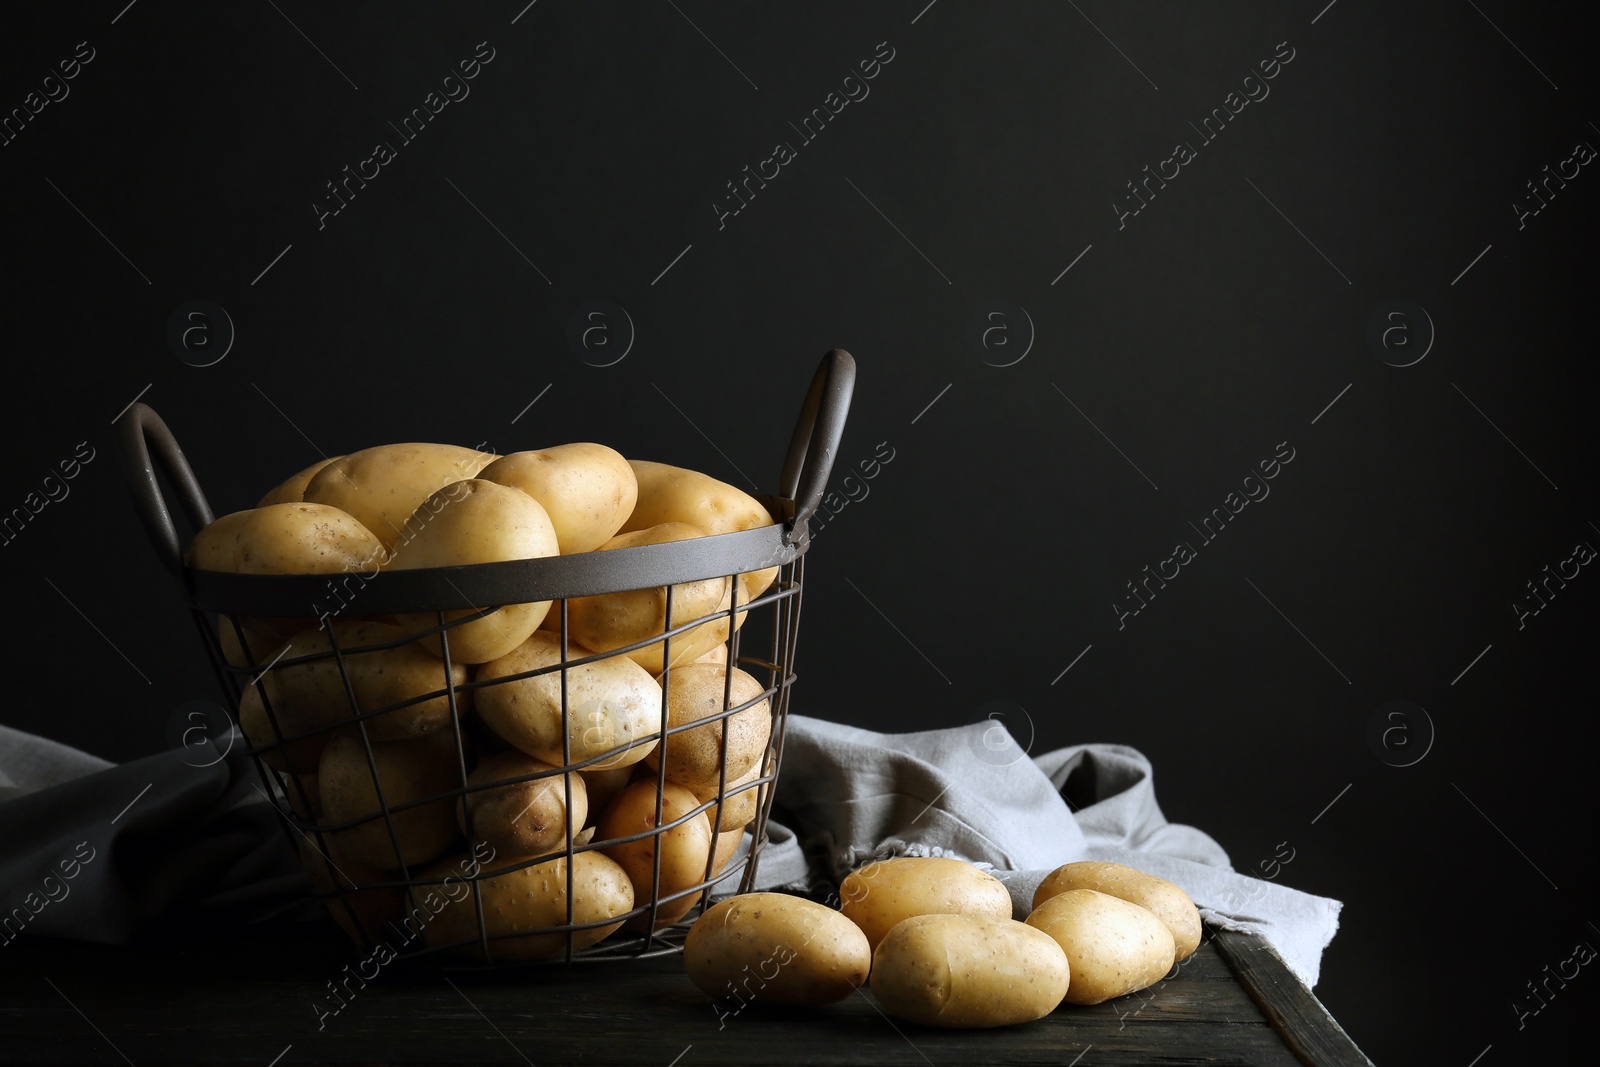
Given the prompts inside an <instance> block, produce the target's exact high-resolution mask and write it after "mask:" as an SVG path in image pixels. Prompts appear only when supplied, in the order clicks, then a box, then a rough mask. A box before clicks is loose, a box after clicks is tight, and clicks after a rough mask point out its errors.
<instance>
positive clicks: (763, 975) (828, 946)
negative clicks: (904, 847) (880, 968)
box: [683, 893, 872, 1004]
mask: <svg viewBox="0 0 1600 1067" xmlns="http://www.w3.org/2000/svg"><path fill="white" fill-rule="evenodd" d="M683 965H684V970H685V971H687V972H688V975H689V979H690V980H691V981H692V982H694V984H695V985H696V986H698V987H699V988H700V989H701V990H702V991H703V992H705V993H706V994H708V995H709V996H712V997H718V998H722V999H729V1000H732V999H737V1000H739V1001H741V1002H750V1001H754V1002H756V1003H760V1004H831V1003H833V1002H834V1001H838V1000H843V999H844V998H845V997H847V996H849V995H850V994H851V993H852V992H853V991H854V990H855V989H856V987H857V986H859V985H861V984H862V983H863V982H865V981H866V980H867V972H868V971H869V970H870V969H871V967H872V950H871V949H870V948H869V947H868V946H867V939H866V935H864V934H862V932H861V929H860V927H858V926H856V925H855V924H854V923H852V922H850V921H849V920H848V919H846V918H844V917H843V916H842V915H840V914H839V913H838V912H836V911H834V910H833V909H832V908H829V907H826V906H824V905H822V904H818V903H815V902H813V901H810V900H806V899H804V898H802V897H795V896H789V895H787V894H784V893H745V894H743V895H741V896H736V897H731V898H729V899H728V900H724V901H722V902H721V903H719V904H716V905H715V906H713V907H712V908H710V909H709V910H707V911H706V913H705V914H704V915H702V916H700V918H699V919H697V920H695V924H694V926H692V927H690V929H689V936H688V937H687V938H686V939H685V940H684V944H683Z"/></svg>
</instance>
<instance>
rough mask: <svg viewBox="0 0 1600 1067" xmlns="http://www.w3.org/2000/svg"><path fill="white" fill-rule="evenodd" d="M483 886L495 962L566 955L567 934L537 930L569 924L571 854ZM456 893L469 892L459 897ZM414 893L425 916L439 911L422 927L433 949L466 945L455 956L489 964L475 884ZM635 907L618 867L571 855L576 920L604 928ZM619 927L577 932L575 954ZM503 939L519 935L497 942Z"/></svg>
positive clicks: (593, 855)
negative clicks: (431, 895) (429, 894)
mask: <svg viewBox="0 0 1600 1067" xmlns="http://www.w3.org/2000/svg"><path fill="white" fill-rule="evenodd" d="M467 862H468V863H470V861H467ZM460 866H461V865H459V864H457V865H456V866H454V867H452V866H450V865H448V864H443V863H442V864H439V865H438V866H436V867H434V868H432V869H430V870H429V871H428V872H427V874H428V877H432V878H437V877H440V876H442V875H446V874H449V873H451V872H452V870H455V871H459V869H460ZM478 886H479V890H480V892H481V894H482V897H483V919H484V928H485V930H486V931H487V932H488V935H489V937H490V939H491V940H490V941H489V959H490V961H491V962H494V963H507V962H515V961H522V960H543V959H551V958H553V957H557V956H565V955H566V952H567V938H568V935H567V934H566V933H559V932H558V933H549V932H546V933H539V932H532V931H539V930H547V929H548V928H549V927H554V926H565V925H567V858H566V857H565V856H558V857H557V858H555V859H553V860H546V861H545V862H543V863H536V864H533V865H532V866H529V867H523V868H521V869H520V870H515V871H509V872H507V873H506V874H497V875H495V876H494V877H492V878H484V879H482V880H480V881H479V882H478ZM428 889H434V890H436V895H435V897H434V898H433V899H432V900H431V901H430V900H429V899H428V897H427V890H428ZM458 889H462V890H465V892H457V890H458ZM411 892H412V896H413V899H416V900H418V901H419V902H420V904H421V905H426V910H424V911H423V913H422V914H423V915H427V914H428V912H429V911H432V912H434V915H433V918H432V919H431V920H430V921H429V922H428V923H427V925H426V926H424V927H423V928H422V932H423V938H424V940H425V941H426V942H427V943H428V944H429V945H435V946H438V945H451V944H454V943H456V942H466V943H465V944H458V945H456V947H454V948H452V949H451V950H450V951H452V952H455V953H458V954H463V955H469V956H474V957H477V958H478V959H482V958H483V947H482V945H481V944H480V943H479V941H478V909H477V904H476V903H475V901H474V898H473V893H472V887H471V885H470V884H469V883H461V884H460V885H459V886H449V887H445V886H439V887H422V886H419V887H417V888H416V889H413V890H412V891H411ZM436 904H437V905H438V907H435V905H436ZM632 907H633V886H632V885H630V884H629V883H628V876H627V874H626V873H624V872H623V870H622V868H621V867H619V866H617V864H616V863H615V862H614V861H612V860H611V859H609V858H608V857H606V856H604V855H602V854H600V853H599V852H579V853H577V854H576V855H575V856H573V857H572V920H571V921H572V922H574V923H590V922H602V921H604V920H606V919H610V918H612V917H614V916H617V915H622V914H623V913H625V912H627V911H628V910H629V909H631V908H632ZM621 925H622V923H621V922H620V921H618V922H615V923H610V924H608V925H605V926H595V927H591V928H590V929H587V930H574V931H572V933H571V938H572V949H573V951H574V952H576V951H578V950H579V949H583V948H587V947H589V946H590V945H592V944H594V943H595V942H596V941H599V940H600V939H601V938H603V937H605V936H606V935H608V934H610V933H611V932H613V931H614V930H616V929H617V927H619V926H621ZM520 931H530V932H528V933H519V932H520ZM497 934H516V935H517V936H514V937H505V938H501V939H495V935H497Z"/></svg>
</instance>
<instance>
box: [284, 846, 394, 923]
mask: <svg viewBox="0 0 1600 1067" xmlns="http://www.w3.org/2000/svg"><path fill="white" fill-rule="evenodd" d="M313 841H314V839H312V838H307V837H302V838H301V839H300V862H301V863H302V864H303V865H304V866H305V869H306V873H307V875H309V876H310V879H311V890H312V892H314V893H316V894H317V895H318V896H319V897H321V898H322V906H323V907H325V908H327V909H328V915H329V917H330V918H332V919H333V921H334V922H335V923H337V924H338V925H339V928H340V929H341V930H343V931H344V932H345V934H347V935H348V936H349V938H350V940H352V941H354V942H355V943H356V944H358V945H371V944H374V943H375V942H378V941H382V940H384V939H386V938H387V937H388V936H389V930H388V926H389V924H390V923H399V922H400V920H401V918H402V917H403V916H404V915H405V912H406V891H405V890H404V889H401V888H400V887H398V886H394V887H390V888H387V889H364V888H362V887H363V886H367V885H372V884H374V883H377V882H386V881H392V880H393V878H394V875H392V874H385V873H383V872H382V871H374V870H372V869H370V868H367V867H362V866H360V865H359V864H357V863H354V862H353V861H351V860H350V859H349V858H348V857H346V856H343V855H340V854H339V852H338V850H337V849H334V848H333V847H332V842H331V841H330V842H329V853H331V855H330V854H324V853H323V852H322V851H321V850H320V849H318V848H316V847H315V845H314V844H313ZM336 885H337V888H338V889H340V890H342V891H343V893H342V895H341V894H339V893H336V892H335V886H336ZM324 894H327V895H324Z"/></svg>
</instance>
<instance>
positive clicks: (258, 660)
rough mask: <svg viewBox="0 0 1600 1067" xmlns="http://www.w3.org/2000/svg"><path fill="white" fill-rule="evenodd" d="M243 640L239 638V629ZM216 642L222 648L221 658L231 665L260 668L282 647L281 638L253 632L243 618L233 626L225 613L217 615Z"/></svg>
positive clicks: (232, 621)
mask: <svg viewBox="0 0 1600 1067" xmlns="http://www.w3.org/2000/svg"><path fill="white" fill-rule="evenodd" d="M241 630H242V631H243V632H244V640H243V641H242V642H241V641H240V639H239V636H240V631H241ZM217 644H218V646H219V647H220V648H221V649H222V660H223V662H224V663H226V664H228V665H229V666H231V667H251V668H254V669H257V670H259V669H261V668H262V667H265V666H267V664H269V663H271V662H272V661H273V659H274V658H276V657H277V655H278V652H279V651H280V650H281V649H282V648H283V640H282V639H281V638H274V637H268V636H265V635H263V634H259V633H253V632H251V630H250V629H249V628H248V627H246V626H245V625H244V622H243V620H241V621H240V623H239V626H238V627H237V628H235V626H234V620H233V619H231V618H229V617H228V616H227V615H219V616H217Z"/></svg>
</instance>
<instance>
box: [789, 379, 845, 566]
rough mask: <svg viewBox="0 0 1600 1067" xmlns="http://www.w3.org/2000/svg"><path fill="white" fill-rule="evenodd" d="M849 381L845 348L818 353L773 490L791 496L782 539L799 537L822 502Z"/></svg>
mask: <svg viewBox="0 0 1600 1067" xmlns="http://www.w3.org/2000/svg"><path fill="white" fill-rule="evenodd" d="M855 385H856V361H855V359H854V357H852V356H851V355H850V353H848V352H846V351H845V350H844V349H842V348H835V349H831V350H830V351H829V352H828V353H827V355H825V356H823V357H822V363H821V364H820V365H819V366H818V367H817V373H816V375H815V376H814V377H813V378H812V379H811V389H810V391H809V392H807V393H806V400H805V404H804V405H803V406H802V407H801V409H800V418H799V420H798V421H797V422H796V423H795V427H794V436H793V437H792V438H790V440H789V454H788V456H787V457H786V458H785V459H784V461H783V477H782V478H781V479H779V483H778V491H779V493H780V494H781V495H783V496H785V497H787V498H789V499H790V500H793V501H794V502H795V508H794V518H793V519H792V520H790V522H789V525H788V528H787V529H786V530H785V532H784V541H785V543H788V544H793V543H794V542H795V540H797V539H798V538H799V537H800V531H803V530H804V529H805V527H806V524H807V523H809V522H810V521H811V517H812V516H813V515H815V514H816V511H817V506H818V505H819V504H821V503H822V493H823V490H825V489H826V488H827V487H828V476H829V475H830V474H832V473H833V461H834V458H835V457H836V456H838V454H839V439H840V437H842V436H843V434H844V420H845V416H846V415H847V414H848V413H849V411H850V396H851V394H852V393H853V392H854V391H855Z"/></svg>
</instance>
